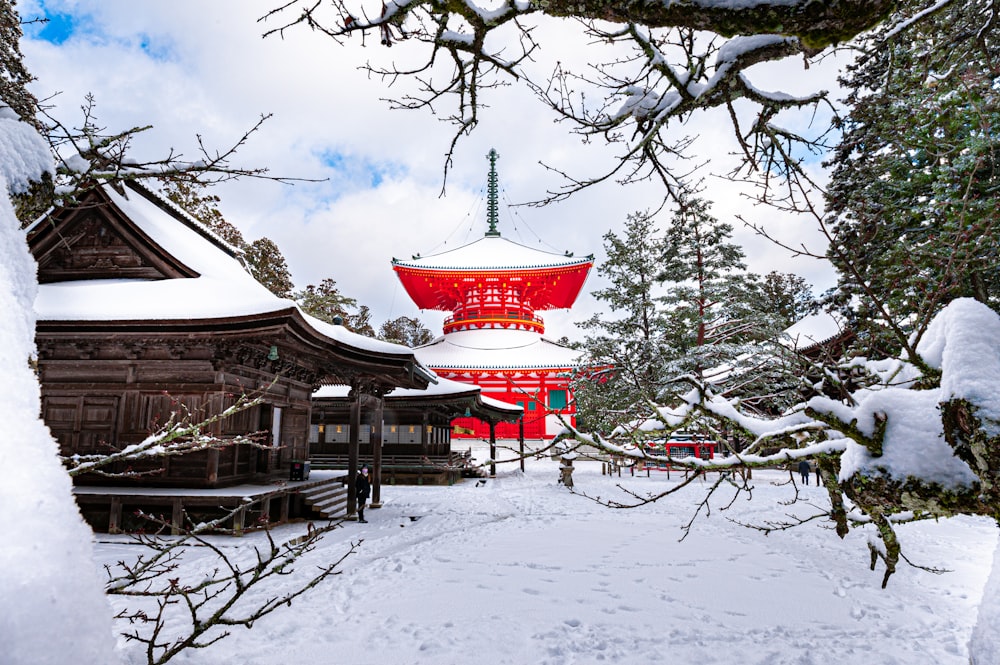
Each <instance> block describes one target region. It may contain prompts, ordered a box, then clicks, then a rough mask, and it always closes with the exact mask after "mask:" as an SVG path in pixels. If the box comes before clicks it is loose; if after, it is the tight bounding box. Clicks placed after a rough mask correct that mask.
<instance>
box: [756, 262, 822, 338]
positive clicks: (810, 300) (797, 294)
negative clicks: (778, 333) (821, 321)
mask: <svg viewBox="0 0 1000 665" xmlns="http://www.w3.org/2000/svg"><path fill="white" fill-rule="evenodd" d="M759 289H760V298H761V302H762V308H763V309H764V311H766V312H768V313H770V314H771V315H772V316H773V317H774V319H775V323H776V325H777V326H778V327H780V328H781V329H782V330H784V329H785V328H788V327H790V326H791V325H792V324H793V323H795V322H797V321H801V320H802V319H804V318H805V317H807V316H809V315H810V314H815V313H816V311H817V310H818V309H819V303H818V302H817V301H816V298H814V297H813V293H812V287H811V286H810V285H809V283H808V282H807V281H806V280H805V279H803V278H802V277H800V276H799V275H795V274H792V273H787V272H778V271H777V270H772V271H771V272H769V273H767V274H766V275H764V277H763V279H762V280H761V282H760V285H759Z"/></svg>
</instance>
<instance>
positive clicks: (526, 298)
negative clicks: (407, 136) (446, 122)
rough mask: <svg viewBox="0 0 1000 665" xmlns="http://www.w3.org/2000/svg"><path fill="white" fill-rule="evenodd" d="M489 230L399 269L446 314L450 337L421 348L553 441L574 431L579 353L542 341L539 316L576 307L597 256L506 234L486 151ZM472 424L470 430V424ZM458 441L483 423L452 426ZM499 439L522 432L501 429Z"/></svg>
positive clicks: (422, 298)
mask: <svg viewBox="0 0 1000 665" xmlns="http://www.w3.org/2000/svg"><path fill="white" fill-rule="evenodd" d="M489 158H490V161H491V169H490V187H489V192H490V201H489V205H488V210H489V219H488V221H489V230H488V231H487V232H486V234H485V236H484V237H482V238H480V239H478V240H476V241H474V242H471V243H469V244H467V245H463V246H461V247H458V248H456V249H454V250H450V251H447V252H442V253H439V254H434V255H431V256H424V257H421V256H414V257H413V258H412V259H411V260H405V261H404V260H398V259H393V261H392V265H393V270H395V271H396V275H397V276H398V277H399V280H400V282H402V284H403V287H404V288H405V289H406V292H407V293H408V294H409V296H410V298H411V299H412V300H413V301H414V303H416V305H417V306H418V307H419V308H420V309H431V310H438V311H445V312H450V313H451V314H450V316H448V318H446V319H445V322H444V329H443V332H444V334H443V335H442V336H441V337H439V338H437V339H436V340H434V341H433V342H431V343H430V344H427V345H425V346H422V347H418V348H417V356H418V357H419V358H420V359H421V362H422V363H423V364H424V365H426V366H427V367H430V368H431V369H433V370H434V371H435V372H437V373H438V374H439V375H441V376H443V377H445V378H448V379H453V380H456V381H462V382H466V383H472V384H475V385H478V386H480V388H481V390H482V393H483V394H484V395H487V396H489V397H492V398H494V399H499V400H501V401H504V402H509V403H512V404H519V405H521V406H522V407H524V411H525V422H524V428H525V431H524V435H525V437H526V438H529V439H531V438H544V437H549V436H554V435H555V434H556V433H557V432H558V431H559V430H560V429H561V428H562V423H560V422H559V418H558V417H557V416H556V415H555V414H559V415H561V416H562V417H563V419H564V420H566V421H568V422H570V423H571V424H574V419H575V407H574V406H573V400H572V397H571V395H570V388H569V381H570V377H571V375H572V373H573V371H574V370H575V369H576V368H577V367H578V365H579V363H578V359H577V358H578V352H577V351H576V350H574V349H570V348H568V347H566V346H563V345H561V344H557V343H555V342H552V341H550V340H547V339H545V338H544V337H543V336H542V335H543V333H544V332H545V324H544V322H543V320H542V318H541V317H540V316H539V315H538V312H541V311H545V310H550V309H568V308H570V307H572V305H573V303H574V302H575V301H576V298H577V296H578V295H579V294H580V291H581V289H582V288H583V285H584V283H585V282H586V279H587V275H588V274H589V272H590V269H591V268H592V267H593V264H594V258H593V256H586V257H583V258H577V257H574V256H573V254H571V253H569V252H566V253H564V254H559V253H554V252H546V251H543V250H538V249H534V248H531V247H528V246H526V245H522V244H519V243H516V242H512V241H510V240H508V239H506V238H503V237H502V236H501V235H500V232H499V231H498V230H497V228H496V226H497V219H496V209H497V205H496V171H495V163H496V158H497V155H496V152H495V151H490V155H489ZM466 421H468V422H466ZM455 426H456V429H455V433H454V436H458V437H461V436H463V435H468V436H475V437H484V436H488V434H489V430H488V427H487V426H486V425H485V423H481V422H479V421H475V420H473V419H460V420H458V421H456V422H455ZM497 435H498V436H499V437H500V438H516V437H517V436H518V426H517V425H507V424H500V425H499V426H498V430H497Z"/></svg>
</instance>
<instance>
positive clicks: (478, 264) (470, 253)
mask: <svg viewBox="0 0 1000 665" xmlns="http://www.w3.org/2000/svg"><path fill="white" fill-rule="evenodd" d="M593 260H594V257H593V256H586V257H582V258H575V257H574V256H573V254H572V253H569V252H567V253H565V254H557V253H555V252H546V251H544V250H540V249H534V248H532V247H528V246H526V245H521V244H519V243H516V242H513V241H511V240H507V239H506V238H504V237H502V236H485V237H483V238H480V239H479V240H476V241H475V242H471V243H469V244H468V245H463V246H461V247H459V248H457V249H452V250H448V251H446V252H441V253H439V254H432V255H430V256H419V255H418V256H415V257H413V259H412V260H400V259H395V258H394V259H393V260H392V264H393V265H394V266H405V267H407V268H418V269H425V270H482V269H492V270H504V269H506V270H527V269H531V268H556V267H564V266H576V265H583V264H587V263H592V262H593Z"/></svg>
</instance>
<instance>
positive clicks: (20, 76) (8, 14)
mask: <svg viewBox="0 0 1000 665" xmlns="http://www.w3.org/2000/svg"><path fill="white" fill-rule="evenodd" d="M16 4H17V3H16V2H15V1H14V0H10V2H0V106H7V107H9V108H10V109H12V110H13V111H14V113H16V114H17V117H18V118H20V119H21V120H23V121H24V122H27V123H29V124H32V125H34V126H35V127H36V128H40V124H39V122H38V118H37V114H38V100H36V99H35V96H34V95H32V94H31V92H29V91H28V84H29V83H31V81H33V80H34V77H33V76H31V74H30V73H29V72H28V70H27V68H26V67H25V66H24V61H23V59H22V55H21V46H20V40H21V19H20V17H19V16H18V14H17V10H16V9H15V7H14V6H15V5H16Z"/></svg>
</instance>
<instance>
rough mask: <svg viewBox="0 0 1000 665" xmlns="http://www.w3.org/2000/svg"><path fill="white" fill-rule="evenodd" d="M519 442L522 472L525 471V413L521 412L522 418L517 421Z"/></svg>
mask: <svg viewBox="0 0 1000 665" xmlns="http://www.w3.org/2000/svg"><path fill="white" fill-rule="evenodd" d="M517 442H518V443H519V444H520V448H521V473H524V414H523V413H522V414H521V419H520V420H518V421H517Z"/></svg>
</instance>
